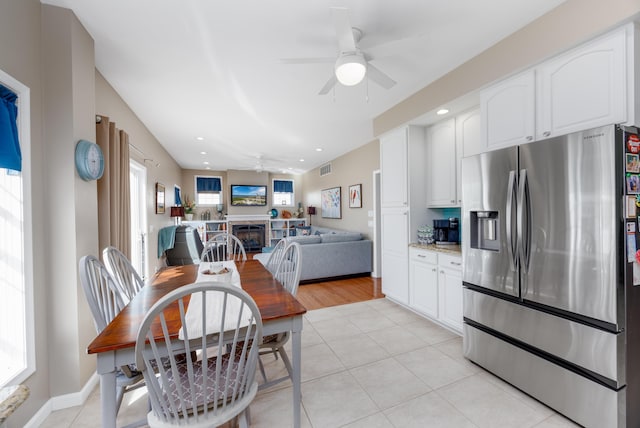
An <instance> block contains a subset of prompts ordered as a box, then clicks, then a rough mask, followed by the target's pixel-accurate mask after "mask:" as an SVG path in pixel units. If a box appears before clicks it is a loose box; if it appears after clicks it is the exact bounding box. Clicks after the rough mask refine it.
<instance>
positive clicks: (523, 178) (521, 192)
mask: <svg viewBox="0 0 640 428" xmlns="http://www.w3.org/2000/svg"><path fill="white" fill-rule="evenodd" d="M525 200H526V201H525ZM517 203H518V206H517V207H516V211H517V215H518V219H517V230H518V253H519V255H520V264H521V266H522V268H523V269H524V272H525V273H528V272H529V259H530V256H531V236H530V235H531V234H530V230H529V229H530V228H529V221H530V220H529V219H530V218H531V198H530V197H529V182H528V178H527V170H526V169H521V170H520V179H519V180H518V202H517ZM525 207H526V209H527V212H526V219H525ZM525 222H526V223H525Z"/></svg>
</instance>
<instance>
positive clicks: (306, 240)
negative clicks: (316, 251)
mask: <svg viewBox="0 0 640 428" xmlns="http://www.w3.org/2000/svg"><path fill="white" fill-rule="evenodd" d="M285 239H286V240H287V243H289V242H297V243H298V244H300V245H306V244H319V243H321V242H322V238H321V237H320V236H316V235H303V236H289V237H288V238H285Z"/></svg>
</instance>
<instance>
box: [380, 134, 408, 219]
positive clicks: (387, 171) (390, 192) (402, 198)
mask: <svg viewBox="0 0 640 428" xmlns="http://www.w3.org/2000/svg"><path fill="white" fill-rule="evenodd" d="M407 165H408V164H407V130H406V128H402V129H397V130H394V131H392V132H390V133H389V134H386V135H385V136H383V137H382V138H380V171H381V173H380V180H381V186H380V187H381V189H380V190H381V195H380V202H381V206H382V207H406V206H407V204H408V201H409V191H408V186H407V181H408V180H407V177H408V171H407Z"/></svg>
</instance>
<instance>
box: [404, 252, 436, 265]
mask: <svg viewBox="0 0 640 428" xmlns="http://www.w3.org/2000/svg"><path fill="white" fill-rule="evenodd" d="M409 258H410V259H411V261H416V262H422V263H431V264H434V265H435V264H437V263H438V253H435V252H433V251H428V250H421V249H420V248H410V249H409Z"/></svg>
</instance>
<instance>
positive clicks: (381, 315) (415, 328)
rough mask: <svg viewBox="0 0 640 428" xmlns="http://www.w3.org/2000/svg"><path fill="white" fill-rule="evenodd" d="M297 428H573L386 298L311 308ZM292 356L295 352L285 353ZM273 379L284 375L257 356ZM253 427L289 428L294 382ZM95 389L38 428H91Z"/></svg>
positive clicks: (270, 396)
mask: <svg viewBox="0 0 640 428" xmlns="http://www.w3.org/2000/svg"><path fill="white" fill-rule="evenodd" d="M302 346H303V348H302V382H303V383H302V404H303V408H302V427H305V428H307V427H312V428H321V427H349V428H360V427H362V428H365V427H366V428H392V427H402V428H410V427H420V428H422V427H430V428H438V427H446V428H452V427H453V428H457V427H470V428H474V427H475V428H482V427H491V428H494V427H500V428H509V427H514V428H525V427H535V428H561V427H575V426H577V425H575V424H573V423H572V422H571V421H569V420H567V419H565V418H564V417H562V416H560V415H559V414H557V413H555V412H554V411H553V410H551V409H549V408H548V407H546V406H544V405H543V404H540V403H539V402H538V401H536V400H534V399H532V398H530V397H529V396H527V395H525V394H523V393H522V392H520V391H519V390H517V389H515V388H513V387H511V386H510V385H508V384H507V383H505V382H503V381H501V380H500V379H498V378H496V377H495V376H493V375H491V374H490V373H488V372H486V371H484V370H483V369H481V368H480V367H478V366H476V365H475V364H473V363H471V362H469V361H468V360H466V359H465V358H464V357H463V356H462V338H461V337H459V336H457V335H455V334H453V333H451V332H450V331H448V330H446V329H443V328H441V327H439V326H437V325H436V324H433V323H431V322H430V321H428V320H426V319H424V318H422V317H420V316H418V315H416V314H414V313H412V312H410V311H408V310H406V309H404V308H402V307H400V306H398V305H396V304H394V303H392V302H390V301H388V300H386V299H376V300H370V301H366V302H360V303H353V304H349V305H344V306H335V307H330V308H324V309H318V310H314V311H309V312H308V313H307V314H306V315H305V320H304V329H303V334H302ZM289 355H291V353H290V350H289ZM263 361H264V363H265V368H266V370H267V374H268V376H269V377H270V378H274V377H276V376H281V375H283V374H284V373H286V370H285V368H284V365H283V364H282V362H281V360H275V359H274V358H273V357H272V356H270V355H267V356H264V357H263ZM146 408H147V400H146V393H145V390H144V388H142V389H140V390H138V391H134V392H131V393H128V394H127V395H125V399H124V402H123V406H122V409H121V410H120V413H119V415H118V426H122V425H125V424H129V423H131V422H133V421H136V420H138V419H141V418H143V417H144V415H145V413H146ZM251 418H252V425H251V426H252V427H265V428H273V427H278V428H280V427H288V426H291V418H292V410H291V382H290V381H285V382H282V383H280V384H279V385H276V386H274V387H272V388H270V389H268V390H265V391H261V392H260V393H258V396H257V397H256V399H255V401H254V402H253V403H252V404H251ZM99 420H100V392H99V389H98V388H96V390H95V391H94V392H93V393H92V394H91V396H90V397H89V399H88V400H87V402H86V403H85V404H84V405H83V406H79V407H74V408H70V409H65V410H61V411H57V412H54V413H52V414H51V415H50V416H49V417H48V418H47V420H46V422H45V423H44V424H43V425H42V426H43V427H73V428H81V427H95V426H98V425H99V422H98V421H99Z"/></svg>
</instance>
